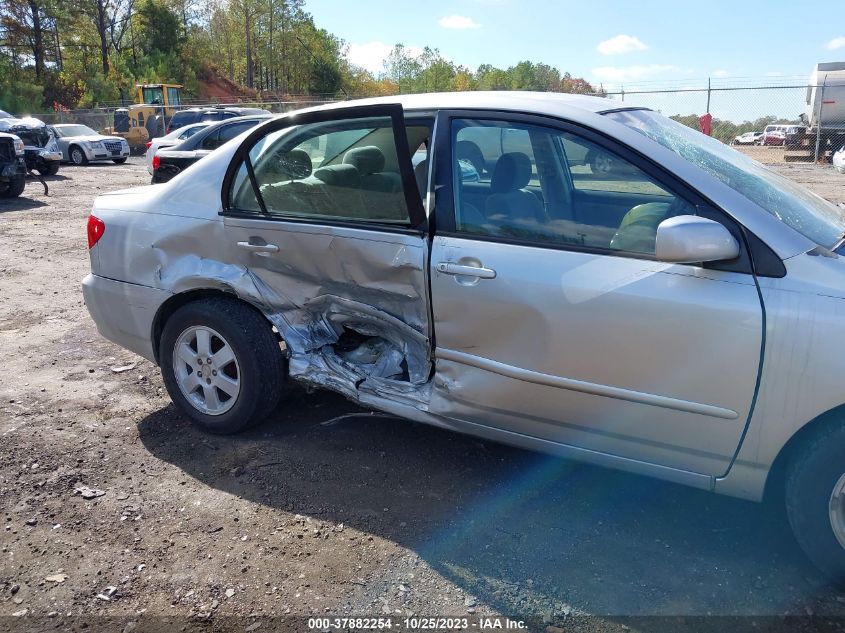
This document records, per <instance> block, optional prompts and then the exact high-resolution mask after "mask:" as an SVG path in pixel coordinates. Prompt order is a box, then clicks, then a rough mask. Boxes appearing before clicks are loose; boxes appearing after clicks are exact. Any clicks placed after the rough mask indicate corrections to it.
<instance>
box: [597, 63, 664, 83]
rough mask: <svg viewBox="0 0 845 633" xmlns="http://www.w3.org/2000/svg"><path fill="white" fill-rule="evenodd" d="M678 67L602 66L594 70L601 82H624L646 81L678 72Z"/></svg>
mask: <svg viewBox="0 0 845 633" xmlns="http://www.w3.org/2000/svg"><path fill="white" fill-rule="evenodd" d="M678 70H679V69H678V67H677V66H670V65H666V64H648V65H641V66H601V67H599V68H593V77H594V78H595V79H598V80H600V81H607V82H622V81H634V80H636V79H646V78H648V77H653V76H654V75H662V74H664V73H668V72H678Z"/></svg>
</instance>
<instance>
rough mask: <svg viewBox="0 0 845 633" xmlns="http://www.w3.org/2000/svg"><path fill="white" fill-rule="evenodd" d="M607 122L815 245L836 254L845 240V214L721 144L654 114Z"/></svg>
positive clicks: (622, 114) (619, 115)
mask: <svg viewBox="0 0 845 633" xmlns="http://www.w3.org/2000/svg"><path fill="white" fill-rule="evenodd" d="M607 116H608V117H610V118H612V119H614V120H616V121H619V122H620V123H623V124H624V125H627V126H628V127H630V128H632V129H634V130H636V131H637V132H640V133H641V134H644V135H645V136H647V137H649V138H650V139H652V140H654V141H657V142H658V143H660V144H661V145H662V146H663V147H666V148H667V149H670V150H672V151H673V152H675V153H676V154H678V155H679V156H681V157H682V158H684V159H686V160H687V161H689V162H690V163H692V164H694V165H696V166H697V167H700V168H701V169H703V170H704V171H706V172H707V173H709V174H710V175H712V176H713V177H715V178H717V179H718V180H720V181H721V182H723V183H724V184H726V185H727V186H728V187H730V188H731V189H733V190H734V191H736V192H738V193H740V194H742V195H743V196H745V197H746V198H748V199H749V200H751V201H752V202H754V203H756V204H757V205H759V206H760V207H762V208H763V209H765V210H766V211H768V212H769V213H771V214H772V215H773V216H775V217H776V218H778V219H779V220H781V221H782V222H784V223H786V224H787V225H789V226H790V227H792V228H793V229H795V230H796V231H798V232H799V233H801V234H802V235H803V236H805V237H807V238H808V239H810V240H812V241H813V242H815V243H816V244H820V245H821V246H824V247H825V248H833V247H834V246H836V244H837V243H838V242H839V241H840V239H841V238H842V236H843V234H845V212H843V210H842V209H840V208H839V207H837V206H836V205H834V204H831V203H830V202H828V201H827V200H825V199H824V198H822V197H821V196H817V195H816V194H814V193H812V192H810V191H808V190H807V189H805V188H804V187H802V186H800V185H798V184H796V183H795V182H793V181H792V180H789V179H788V178H785V177H783V176H781V175H780V174H777V173H775V172H774V171H772V170H770V169H767V168H766V167H764V166H763V165H761V164H760V163H758V162H757V161H755V160H752V159H750V158H748V157H747V156H745V155H744V154H742V153H741V152H738V151H736V150H735V149H732V148H730V147H728V146H727V145H725V144H723V143H721V142H720V141H717V140H716V139H713V138H710V137H709V136H705V135H704V134H702V133H701V132H697V131H696V130H693V129H692V128H688V127H687V126H685V125H682V124H681V123H678V122H676V121H673V120H672V119H669V118H667V117H664V116H663V115H661V114H658V113H657V112H652V111H650V110H622V111H616V112H609V113H607Z"/></svg>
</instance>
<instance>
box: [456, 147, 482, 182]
mask: <svg viewBox="0 0 845 633" xmlns="http://www.w3.org/2000/svg"><path fill="white" fill-rule="evenodd" d="M455 155H456V156H457V157H458V158H459V159H461V158H463V159H465V160H468V161H469V162H471V163H472V166H473V167H475V171H477V172H478V175H479V176H480V175H481V174H482V173H484V154H483V153H482V152H481V148H480V147H479V146H478V145H477V144H476V143H473V142H472V141H458V142H457V143H455Z"/></svg>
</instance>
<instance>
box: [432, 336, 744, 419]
mask: <svg viewBox="0 0 845 633" xmlns="http://www.w3.org/2000/svg"><path fill="white" fill-rule="evenodd" d="M435 357H436V358H442V359H444V360H451V361H454V362H456V363H461V364H463V365H469V366H471V367H476V368H478V369H483V370H485V371H490V372H493V373H494V374H499V375H500V376H506V377H508V378H514V379H516V380H523V381H525V382H532V383H535V384H538V385H544V386H547V387H557V388H558V389H566V390H568V391H578V392H581V393H588V394H591V395H594V396H604V397H606V398H614V399H616V400H626V401H628V402H636V403H639V404H647V405H651V406H655V407H662V408H664V409H674V410H676V411H685V412H687V413H698V414H701V415H707V416H710V417H714V418H722V419H724V420H736V419H737V417H738V414H737V412H736V411H732V410H731V409H723V408H722V407H716V406H713V405H710V404H703V403H700V402H690V401H688V400H679V399H677V398H670V397H668V396H659V395H656V394H652V393H644V392H642V391H633V390H630V389H623V388H621V387H613V386H610V385H600V384H596V383H592V382H586V381H583V380H575V379H573V378H562V377H559V376H551V375H549V374H543V373H540V372H536V371H531V370H530V369H522V368H520V367H514V366H513V365H507V364H505V363H500V362H498V361H494V360H490V359H488V358H482V357H481V356H474V355H472V354H467V353H465V352H459V351H457V350H452V349H444V348H442V347H440V348H437V349H436V350H435Z"/></svg>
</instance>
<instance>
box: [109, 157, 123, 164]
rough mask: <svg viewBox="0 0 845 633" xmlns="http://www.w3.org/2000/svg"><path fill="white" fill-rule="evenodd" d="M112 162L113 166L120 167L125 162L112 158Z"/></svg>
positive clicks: (121, 159)
mask: <svg viewBox="0 0 845 633" xmlns="http://www.w3.org/2000/svg"><path fill="white" fill-rule="evenodd" d="M112 162H113V163H114V164H115V165H122V164H123V163H125V162H126V158H112Z"/></svg>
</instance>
